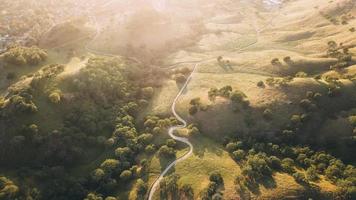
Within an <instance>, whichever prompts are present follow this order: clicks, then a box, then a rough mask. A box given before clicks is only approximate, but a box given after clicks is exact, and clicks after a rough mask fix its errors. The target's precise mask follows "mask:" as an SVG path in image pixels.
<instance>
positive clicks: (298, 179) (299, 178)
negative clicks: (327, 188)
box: [292, 172, 308, 184]
mask: <svg viewBox="0 0 356 200" xmlns="http://www.w3.org/2000/svg"><path fill="white" fill-rule="evenodd" d="M292 176H293V178H294V179H295V181H296V182H297V183H301V184H306V183H308V181H307V179H306V178H305V175H304V174H303V173H300V172H295V173H293V175H292Z"/></svg>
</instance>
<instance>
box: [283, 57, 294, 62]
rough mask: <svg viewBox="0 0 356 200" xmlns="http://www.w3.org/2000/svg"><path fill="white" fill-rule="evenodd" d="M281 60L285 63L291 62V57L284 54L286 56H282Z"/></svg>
mask: <svg viewBox="0 0 356 200" xmlns="http://www.w3.org/2000/svg"><path fill="white" fill-rule="evenodd" d="M283 61H284V62H285V63H291V62H292V59H291V57H290V56H286V57H284V58H283Z"/></svg>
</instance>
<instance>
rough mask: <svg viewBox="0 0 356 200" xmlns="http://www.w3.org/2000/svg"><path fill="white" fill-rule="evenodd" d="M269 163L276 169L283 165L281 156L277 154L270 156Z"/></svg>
mask: <svg viewBox="0 0 356 200" xmlns="http://www.w3.org/2000/svg"><path fill="white" fill-rule="evenodd" d="M269 165H270V166H271V168H272V169H274V170H280V169H281V167H282V166H281V160H280V159H279V158H277V157H276V156H271V157H269Z"/></svg>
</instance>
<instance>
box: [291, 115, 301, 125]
mask: <svg viewBox="0 0 356 200" xmlns="http://www.w3.org/2000/svg"><path fill="white" fill-rule="evenodd" d="M290 121H291V122H292V123H293V124H294V125H299V124H300V123H301V122H302V120H301V117H300V115H292V117H291V118H290Z"/></svg>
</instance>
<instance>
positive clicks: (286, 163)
mask: <svg viewBox="0 0 356 200" xmlns="http://www.w3.org/2000/svg"><path fill="white" fill-rule="evenodd" d="M281 166H282V169H283V171H285V172H287V173H289V174H292V173H294V172H295V169H294V161H293V160H292V159H290V158H285V159H283V160H282V163H281Z"/></svg>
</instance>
